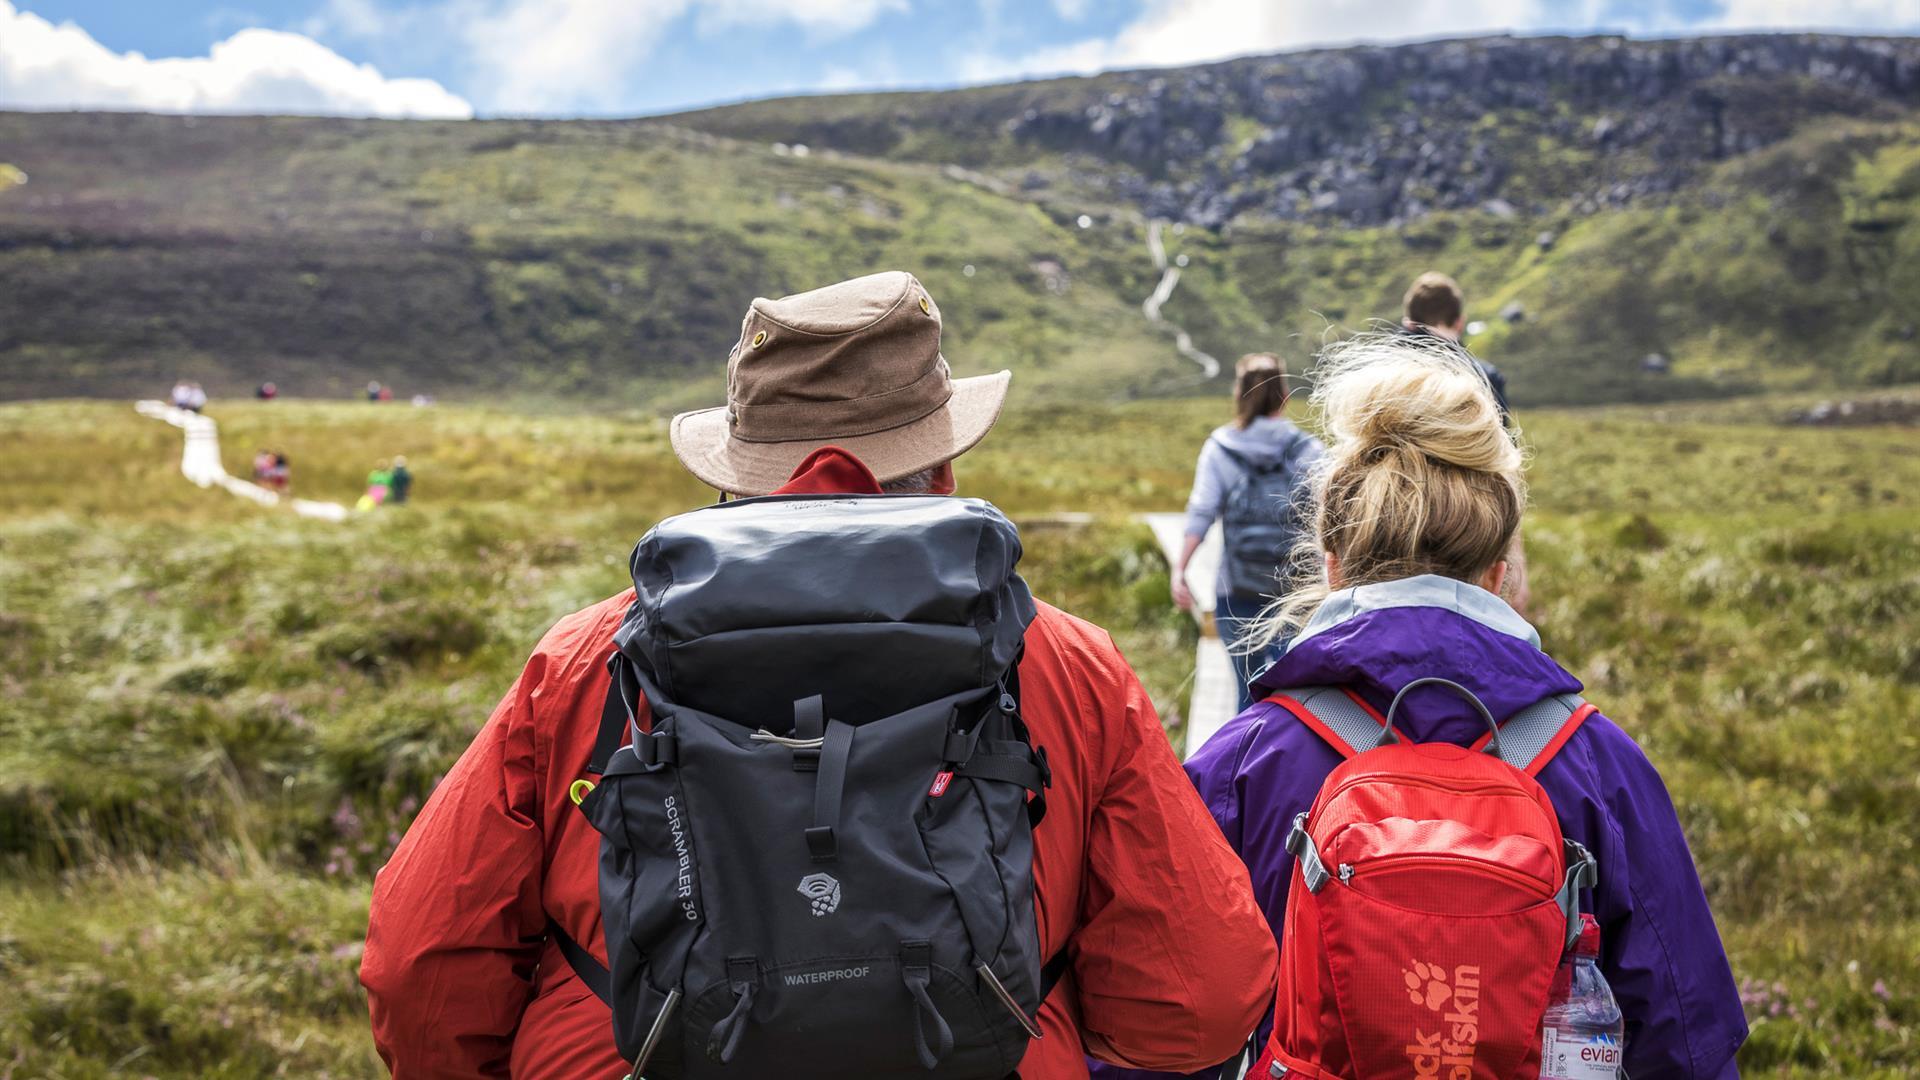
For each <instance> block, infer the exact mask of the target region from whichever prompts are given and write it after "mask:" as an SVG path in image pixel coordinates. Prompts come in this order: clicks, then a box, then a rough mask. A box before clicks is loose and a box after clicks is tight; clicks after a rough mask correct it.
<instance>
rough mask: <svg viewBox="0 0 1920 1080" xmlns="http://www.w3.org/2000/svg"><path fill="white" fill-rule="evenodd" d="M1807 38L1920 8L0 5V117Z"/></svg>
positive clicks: (380, 2)
mask: <svg viewBox="0 0 1920 1080" xmlns="http://www.w3.org/2000/svg"><path fill="white" fill-rule="evenodd" d="M1799 27H1817V28H1827V29H1837V30H1848V31H1858V32H1894V33H1898V32H1920V0H1645V2H1628V0H0V107H4V106H12V107H26V108H70V107H89V106H90V107H106V108H137V109H155V110H163V111H217V112H321V113H345V114H353V115H428V116H465V115H475V114H477V115H520V114H538V115H558V116H578V115H634V114H641V113H653V112H663V111H669V110H673V109H679V108H687V107H692V106H697V105H702V104H708V103H713V102H719V101H731V100H738V99H741V98H748V97H762V96H767V95H773V94H783V93H793V92H810V91H825V90H836V89H856V88H858V89H865V88H886V87H905V86H949V85H956V84H961V83H971V82H982V81H994V80H1000V79H1008V78H1017V77H1021V76H1027V75H1040V74H1054V73H1065V72H1084V71H1093V70H1100V69H1104V68H1114V67H1140V66H1153V65H1160V64H1179V63H1192V62H1197V61H1203V60H1209V59H1218V58H1221V57H1226V56H1232V55H1239V54H1244V53H1249V52H1267V51H1278V50H1283V49H1290V48H1300V47H1304V46H1309V45H1315V44H1338V43H1347V42H1352V41H1358V40H1373V41H1396V40H1413V39H1421V38H1432V37H1443V36H1454V35H1458V34H1468V33H1485V32H1494V31H1516V32H1521V33H1545V32H1553V31H1574V32H1591V31H1595V30H1618V31H1626V32H1630V33H1634V34H1640V35H1663V34H1680V33H1712V32H1724V31H1728V30H1739V29H1778V28H1799Z"/></svg>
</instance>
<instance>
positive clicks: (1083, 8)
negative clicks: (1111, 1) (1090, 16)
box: [1053, 0, 1092, 22]
mask: <svg viewBox="0 0 1920 1080" xmlns="http://www.w3.org/2000/svg"><path fill="white" fill-rule="evenodd" d="M1091 6H1092V3H1091V0H1053V10H1054V13H1055V14H1056V15H1059V16H1060V17H1061V18H1063V19H1065V20H1067V21H1068V22H1073V21H1074V20H1076V19H1079V18H1080V17H1082V16H1084V15H1085V14H1086V13H1087V8H1089V7H1091Z"/></svg>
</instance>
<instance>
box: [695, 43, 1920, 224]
mask: <svg viewBox="0 0 1920 1080" xmlns="http://www.w3.org/2000/svg"><path fill="white" fill-rule="evenodd" d="M1916 104H1920V39H1910V38H1909V39H1884V38H1857V37H1842V36H1832V35H1773V36H1748V37H1719V38H1702V39H1693V40H1673V41H1630V40H1626V39H1622V38H1489V39H1478V40H1465V41H1449V42H1439V43H1432V44H1420V45H1407V46H1398V47H1393V48H1353V49H1340V50H1327V51H1318V52H1306V53H1296V54H1287V55H1280V56H1272V57H1259V58H1251V59H1243V60H1234V61H1228V62H1225V63H1221V64H1214V65H1209V66H1205V67H1196V68H1186V69H1175V70H1162V71H1141V72H1125V73H1117V74H1112V75H1104V76H1099V77H1097V78H1094V79H1088V80H1069V81H1064V82H1055V83H1038V84H1024V85H1023V86H1012V87H994V88H986V89H982V90H978V91H962V92H959V93H949V94H940V95H886V96H880V97H872V96H869V97H855V98H844V99H833V98H828V99H818V100H817V102H816V111H815V112H813V113H812V114H811V115H810V116H809V117H807V119H806V121H805V122H804V123H803V124H802V125H800V126H799V127H798V129H797V130H793V131H791V133H790V134H789V135H788V137H789V138H794V139H807V140H810V141H812V142H814V143H816V144H818V145H824V146H832V147H837V148H839V149H844V150H848V151H851V152H857V153H869V154H873V153H877V154H885V155H889V156H896V157H909V158H918V159H933V158H936V157H945V158H947V159H950V160H963V161H967V162H968V163H970V164H978V163H984V162H993V163H998V164H1001V165H1003V166H1007V167H1012V168H1018V167H1021V166H1022V165H1025V166H1027V167H1029V168H1031V169H1032V170H1033V171H1031V172H1030V173H1029V175H1028V176H1027V181H1028V184H1029V186H1033V187H1039V186H1043V185H1045V184H1047V183H1051V182H1057V181H1059V180H1062V179H1066V180H1070V181H1071V182H1074V183H1076V184H1079V185H1083V186H1090V187H1093V188H1095V189H1097V190H1103V191H1105V192H1107V193H1109V194H1111V195H1114V196H1117V197H1119V198H1121V199H1123V200H1125V201H1127V202H1130V203H1133V204H1135V205H1138V206H1140V207H1141V208H1143V209H1144V210H1146V211H1147V212H1148V213H1150V214H1152V215H1155V216H1161V217H1168V218H1174V219H1178V220H1183V221H1187V222H1191V223H1195V224H1201V225H1218V224H1221V223H1224V222H1225V221H1227V220H1230V219H1231V218H1233V217H1235V216H1237V215H1241V214H1252V215H1257V216H1260V217H1266V218H1278V219H1288V220H1294V219H1324V220H1341V221H1346V222H1350V223H1353V224H1363V225H1371V224H1384V223H1390V222H1394V221H1404V220H1411V219H1415V218H1418V217H1420V216H1422V215H1424V214H1425V213H1427V212H1429V211H1432V210H1436V209H1465V208H1473V207H1486V208H1488V209H1490V210H1492V211H1493V212H1495V213H1498V214H1508V213H1528V212H1532V211H1546V210H1549V209H1557V208H1561V207H1565V208H1567V209H1571V210H1573V211H1575V212H1591V211H1593V210H1596V209H1600V208H1605V207H1613V206H1621V205H1626V204H1629V203H1633V202H1636V201H1644V200H1647V199H1649V198H1659V197H1662V196H1665V195H1667V194H1670V193H1672V192H1674V191H1676V190H1679V189H1681V188H1684V187H1685V186H1686V185H1688V183H1689V182H1691V181H1692V180H1694V179H1695V178H1696V177H1697V176H1699V174H1700V173H1701V171H1702V170H1703V169H1704V168H1705V167H1708V166H1710V165H1711V164H1713V163H1714V162H1716V161H1719V160H1722V159H1725V158H1728V157H1732V156H1735V155H1739V154H1742V153H1746V152H1749V151H1752V150H1756V149H1760V148H1763V147H1765V146H1768V145H1770V144H1772V143H1775V142H1777V141H1779V140H1781V139H1783V138H1785V137H1786V136H1787V135H1789V134H1791V133H1792V132H1793V131H1794V130H1795V129H1796V128H1798V127H1800V126H1801V125H1803V124H1805V123H1807V122H1808V121H1810V120H1814V119H1818V118H1821V117H1846V118H1850V119H1866V120H1872V119H1886V118H1892V117H1897V116H1901V115H1911V110H1912V109H1913V108H1914V106H1915V105H1916ZM758 108H759V107H758V106H755V105H746V106H738V107H735V108H732V109H722V110H714V111H711V112H708V113H701V114H692V115H690V116H688V117H684V118H680V119H681V120H682V121H683V122H687V123H690V124H692V125H693V126H702V127H707V128H709V129H712V130H716V131H722V132H726V133H729V134H740V135H748V136H759V135H765V134H768V133H769V132H770V131H771V130H773V129H771V128H770V127H768V126H767V125H766V124H764V123H763V122H762V121H764V120H767V119H771V118H770V117H769V116H768V115H767V114H765V113H758V114H756V109H758ZM782 119H783V120H784V121H785V122H786V123H787V125H788V127H789V128H791V127H793V125H792V123H791V122H792V120H793V117H791V116H790V115H788V116H783V117H782ZM930 133H931V135H930ZM983 133H985V134H983ZM995 140H998V141H1000V142H1002V143H1003V144H1004V143H1011V145H1010V146H1008V145H1000V146H995V147H988V146H982V145H980V144H981V143H983V142H993V141H995ZM1060 157H1064V158H1065V159H1066V166H1065V175H1064V176H1063V175H1061V172H1060V170H1059V168H1058V162H1057V160H1052V159H1058V158H1060ZM1050 170H1051V175H1050Z"/></svg>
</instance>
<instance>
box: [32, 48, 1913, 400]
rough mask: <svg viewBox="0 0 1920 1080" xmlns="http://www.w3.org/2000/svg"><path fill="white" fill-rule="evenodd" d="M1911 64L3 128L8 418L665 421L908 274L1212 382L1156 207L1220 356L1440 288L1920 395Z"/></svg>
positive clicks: (978, 317)
mask: <svg viewBox="0 0 1920 1080" xmlns="http://www.w3.org/2000/svg"><path fill="white" fill-rule="evenodd" d="M1916 57H1920V44H1916V43H1915V42H1914V41H1913V40H1910V39H1889V40H1881V39H1854V38H1838V37H1798V36H1788V37H1770V38H1734V39H1709V40H1704V41H1693V42H1631V43H1629V42H1621V41H1619V40H1618V39H1606V38H1595V39H1575V40H1565V39H1543V40H1520V41H1512V40H1501V41H1481V42H1447V43H1438V44H1433V45H1419V46H1408V47H1403V48H1395V49H1372V48H1369V49H1353V50H1332V51H1322V52H1316V53H1307V54H1299V55H1294V56H1281V57H1267V58H1253V59H1249V60H1243V61H1233V62H1230V63H1227V64H1222V65H1213V66H1208V67H1202V68H1192V69H1181V70H1175V71H1165V72H1153V73H1141V72H1131V73H1118V74H1113V75H1106V76H1100V77H1098V78H1094V79H1068V80H1053V81H1047V82H1036V83H1023V84H1017V85H1012V86H1000V87H984V88H976V89H970V90H960V91H950V92H942V93H920V94H888V95H854V96H848V97H833V98H804V99H792V100H786V101H775V102H760V103H753V104H750V105H745V106H737V107H733V108H728V109H721V110H711V111H707V112H701V113H693V114H688V115H685V116H679V117H670V118H666V119H664V120H648V121H632V122H601V121H591V122H526V121H487V122H474V123H413V122H376V121H346V120H328V119H289V118H249V117H226V118H210V117H198V118H192V117H151V116H130V115H118V114H115V115H100V114H73V115H47V114H31V115H27V114H0V164H7V165H10V166H12V167H13V168H14V169H16V170H18V171H19V172H20V173H22V174H24V175H25V176H26V177H28V180H27V182H26V183H25V184H19V185H7V186H4V187H0V399H4V398H23V397H43V396H60V395H88V396H99V395H107V396H131V395H134V394H151V393H154V392H156V389H157V388H163V387H164V386H165V385H167V384H169V383H170V382H171V380H173V379H174V378H175V377H176V376H185V377H189V378H197V379H199V380H200V381H202V382H204V383H206V384H207V385H208V386H209V387H210V388H211V389H212V390H213V391H214V392H215V393H216V395H220V396H233V395H237V394H240V395H243V394H245V393H247V392H248V391H250V390H251V389H252V387H253V386H254V385H255V384H256V383H258V382H259V381H261V380H263V379H273V380H275V381H277V382H278V383H280V384H281V385H282V387H283V388H284V389H286V390H288V391H289V392H291V393H294V394H301V395H307V396H337V395H343V394H348V393H351V392H352V391H353V390H354V389H355V388H357V387H359V386H361V385H364V383H365V382H366V381H367V380H369V379H381V380H383V381H386V382H388V383H390V384H392V385H394V386H395V387H396V389H397V390H398V391H399V392H400V393H401V395H402V396H410V395H411V394H414V393H427V394H432V395H437V396H441V397H449V398H464V399H469V400H472V399H480V398H491V397H497V396H500V395H511V396H512V397H514V398H515V399H517V400H520V401H527V400H533V399H538V400H545V401H547V402H550V403H565V404H562V405H561V406H560V407H562V408H569V407H573V403H578V402H581V401H585V400H592V401H594V402H596V403H598V404H599V405H601V406H603V407H604V406H614V407H618V406H625V407H643V408H646V409H648V410H650V411H656V412H657V411H664V410H667V409H671V408H673V407H675V406H678V405H683V404H687V403H690V402H696V401H697V402H701V403H708V402H712V401H714V400H716V399H717V398H718V396H719V394H720V388H721V382H720V375H719V372H720V369H721V366H722V364H723V363H724V358H725V355H726V351H727V349H728V348H729V346H730V345H731V344H732V342H733V339H734V336H735V333H736V331H737V329H738V326H739V319H740V317H741V314H742V313H743V311H744V310H745V307H746V304H747V303H748V302H749V301H750V300H751V299H752V298H753V297H754V296H756V295H769V296H772V295H780V294H783V293H786V292H790V291H797V290H800V289H804V288H809V287H812V286H816V285H819V284H824V283H826V282H829V281H833V280H836V279H840V278H843V277H849V276H853V275H856V274H860V273H866V272H870V271H873V270H877V269H885V268H905V269H910V270H913V271H914V272H916V273H918V274H920V275H921V276H922V277H923V278H924V279H925V280H926V281H927V283H928V285H929V286H930V287H931V288H932V290H933V291H934V293H935V295H936V296H937V297H938V298H939V299H940V301H941V305H942V308H943V311H944V313H945V315H946V317H947V326H948V331H949V348H948V354H949V356H950V358H951V359H952V360H953V361H954V363H955V365H956V366H957V367H958V368H959V369H960V370H962V371H963V372H979V371H986V370H993V369H996V368H999V367H1003V366H1004V367H1012V368H1014V369H1016V370H1017V371H1019V372H1020V373H1021V376H1022V384H1023V385H1025V386H1028V387H1030V388H1032V391H1033V393H1035V394H1036V395H1037V396H1039V397H1042V398H1046V399H1049V400H1056V401H1070V400H1082V399H1092V400H1099V401H1109V400H1114V399H1124V398H1131V397H1140V396H1160V395H1170V394H1181V393H1187V392H1193V391H1196V390H1206V389H1209V388H1205V387H1196V386H1195V385H1194V372H1195V369H1194V368H1193V366H1192V365H1191V364H1189V363H1187V362H1186V361H1184V360H1182V359H1180V358H1179V357H1178V356H1177V355H1175V353H1174V352H1173V350H1172V348H1171V347H1170V343H1169V340H1168V336H1167V334H1166V333H1165V332H1164V331H1163V330H1162V329H1161V328H1159V327H1155V326H1152V325H1150V324H1148V323H1147V321H1146V320H1145V318H1144V317H1143V315H1142V314H1141V312H1140V310H1139V303H1140V301H1141V300H1142V299H1143V298H1144V297H1145V296H1147V294H1148V293H1149V292H1151V291H1152V288H1153V285H1154V283H1155V281H1156V280H1157V278H1158V271H1157V270H1155V269H1154V268H1153V267H1152V265H1151V264H1150V263H1149V261H1148V259H1147V256H1146V247H1145V231H1146V224H1147V221H1148V220H1149V219H1150V218H1153V217H1166V218H1172V219H1178V220H1180V221H1181V222H1182V223H1183V224H1184V225H1185V226H1186V228H1185V231H1184V234H1183V235H1181V236H1179V237H1177V238H1174V241H1173V244H1174V249H1175V250H1174V253H1175V255H1176V256H1178V255H1185V256H1186V257H1187V258H1188V260H1189V265H1188V266H1187V267H1186V269H1185V273H1184V276H1183V278H1182V280H1181V284H1180V287H1179V289H1178V290H1177V291H1176V292H1175V293H1174V296H1173V299H1172V301H1171V302H1170V303H1169V304H1168V305H1167V306H1166V309H1165V310H1166V313H1167V316H1168V317H1169V318H1171V319H1174V320H1176V321H1177V322H1180V323H1181V324H1183V325H1185V326H1186V327H1187V328H1188V329H1190V330H1191V331H1192V332H1193V334H1194V336H1195V338H1196V339H1197V340H1198V342H1199V344H1200V346H1201V347H1202V348H1204V349H1206V350H1208V351H1209V352H1212V353H1214V354H1215V355H1217V356H1220V357H1223V358H1229V359H1230V358H1232V357H1233V356H1236V355H1238V354H1240V353H1242V352H1245V351H1249V350H1252V349H1256V348H1265V349H1277V350H1279V351H1281V352H1284V353H1286V354H1288V355H1289V356H1290V357H1292V358H1293V359H1294V361H1295V362H1296V366H1300V365H1301V364H1303V363H1304V362H1305V361H1306V360H1307V358H1308V357H1310V355H1311V354H1312V352H1313V350H1314V348H1315V347H1316V346H1317V344H1318V343H1319V341H1320V340H1321V339H1322V338H1323V337H1324V336H1325V335H1326V334H1328V333H1329V332H1339V331H1340V330H1343V329H1350V328H1354V327H1357V326H1361V325H1364V324H1365V323H1366V322H1367V321H1368V320H1369V319H1373V318H1378V317H1391V316H1393V315H1395V314H1396V311H1397V306H1398V298H1399V294H1400V292H1401V290H1402V289H1403V288H1404V287H1405V284H1406V282H1407V280H1408V279H1409V278H1411V277H1412V276H1413V275H1414V274H1416V273H1418V272H1419V271H1421V270H1425V269H1429V268H1434V267H1438V268H1443V269H1448V270H1451V271H1453V272H1454V273H1455V274H1456V276H1458V277H1460V279H1461V280H1462V281H1463V283H1464V284H1465V285H1466V287H1467V289H1468V291H1469V293H1470V302H1471V304H1472V315H1473V317H1475V318H1477V319H1481V320H1484V321H1486V322H1488V323H1489V325H1490V327H1491V329H1490V330H1489V332H1488V333H1487V334H1485V335H1484V336H1483V337H1481V338H1480V339H1479V340H1478V341H1477V342H1476V347H1477V348H1479V349H1480V351H1482V352H1483V353H1484V354H1486V355H1487V356H1488V357H1489V358H1490V359H1493V360H1495V361H1496V362H1498V363H1500V364H1502V365H1503V366H1505V367H1507V368H1509V369H1510V370H1511V374H1512V376H1513V378H1512V390H1513V395H1514V397H1515V399H1516V400H1518V401H1520V402H1523V403H1534V404H1544V403H1591V402H1595V401H1630V400H1665V399H1675V398H1687V397H1702V396H1725V395H1728V394H1738V393H1744V392H1750V391H1751V390H1753V389H1754V388H1755V387H1756V386H1758V387H1764V388H1770V389H1810V388H1828V387H1852V386H1877V385H1885V384H1891V383H1897V382H1909V381H1914V380H1920V309H1916V303H1917V302H1916V301H1915V299H1914V298H1915V297H1916V296H1920V281H1916V278H1915V274H1916V270H1915V267H1916V266H1920V260H1917V259H1916V253H1917V252H1920V223H1917V218H1916V215H1917V214H1920V121H1916V119H1915V113H1914V101H1915V98H1914V94H1915V93H1916V92H1920V89H1917V88H1920V83H1916V82H1915V79H1916V77H1915V76H1914V75H1913V72H1914V71H1915V70H1920V66H1916V65H1920V59H1915V58H1916ZM800 144H806V145H800ZM803 150H804V151H806V152H805V153H802V151H803ZM9 175H13V174H12V173H9ZM1083 218H1084V220H1085V221H1086V222H1087V225H1086V226H1085V227H1082V226H1081V225H1079V224H1078V223H1079V221H1081V220H1082V219H1083ZM1543 240H1544V241H1545V242H1544V243H1543V242H1542V241H1543ZM969 267H971V268H972V272H971V274H969V273H968V268H969ZM1516 302H1517V303H1519V304H1520V305H1521V308H1522V309H1523V311H1524V316H1525V317H1524V319H1523V321H1520V322H1517V323H1512V324H1509V323H1508V322H1507V321H1505V320H1503V319H1501V318H1499V317H1498V316H1499V313H1500V312H1501V311H1502V310H1503V309H1506V308H1508V306H1509V305H1510V304H1513V303H1516ZM1654 353H1658V354H1660V355H1661V356H1664V357H1666V358H1667V359H1668V360H1669V361H1670V362H1671V372H1670V373H1668V374H1665V375H1646V374H1643V373H1642V372H1641V362H1642V360H1643V359H1644V358H1645V357H1646V356H1648V355H1649V354H1654Z"/></svg>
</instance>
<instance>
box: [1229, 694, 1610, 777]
mask: <svg viewBox="0 0 1920 1080" xmlns="http://www.w3.org/2000/svg"><path fill="white" fill-rule="evenodd" d="M1267 700H1268V701H1271V702H1273V703H1274V704H1276V705H1279V706H1280V707H1282V708H1284V709H1286V710H1287V711H1288V712H1290V713H1292V714H1293V715H1294V716H1295V717H1298V718H1299V720H1300V722H1301V723H1303V724H1305V725H1307V727H1309V728H1311V729H1313V733H1314V734H1316V735H1318V736H1320V738H1321V739H1323V740H1325V741H1326V743H1327V745H1329V746H1331V747H1333V748H1334V749H1335V750H1338V751H1340V756H1342V757H1352V756H1354V755H1355V754H1361V753H1365V752H1366V751H1368V750H1371V749H1373V748H1374V747H1376V746H1379V745H1381V743H1382V741H1383V740H1384V739H1386V738H1387V736H1386V725H1387V722H1386V719H1385V718H1384V717H1382V716H1381V715H1380V713H1379V712H1378V711H1377V710H1375V709H1374V708H1373V706H1371V705H1369V704H1367V703H1366V701H1365V700H1363V699H1362V698H1361V697H1360V696H1359V695H1357V694H1355V693H1354V692H1353V691H1351V690H1347V689H1344V688H1341V687H1335V686H1303V687H1299V688H1297V689H1293V690H1287V691H1285V692H1283V693H1277V694H1274V695H1273V696H1272V697H1270V698H1268V699H1267ZM1594 711H1595V710H1594V707H1593V706H1592V705H1591V704H1589V703H1588V702H1586V701H1584V700H1582V699H1581V698H1580V696H1579V695H1578V694H1557V695H1555V696H1553V697H1550V698H1546V699H1544V700H1542V701H1537V702H1535V703H1534V704H1532V705H1529V706H1527V707H1526V708H1524V709H1522V710H1520V711H1519V712H1517V713H1515V714H1514V715H1513V716H1511V717H1509V718H1508V719H1507V720H1506V722H1505V723H1503V724H1501V725H1500V758H1501V760H1503V761H1505V762H1506V763H1507V764H1509V765H1512V766H1513V767H1514V768H1516V769H1519V770H1521V771H1522V772H1525V773H1526V774H1527V775H1528V776H1537V775H1539V773H1540V770H1541V769H1543V768H1545V767H1546V764H1547V762H1548V761H1551V760H1552V759H1553V755H1554V754H1556V753H1559V751H1560V748H1561V747H1562V746H1565V745H1566V744H1567V740H1568V739H1571V738H1572V737H1573V733H1574V732H1575V731H1577V730H1579V727H1580V725H1581V724H1583V723H1585V722H1586V719H1587V717H1589V716H1592V715H1593V713H1594ZM1492 737H1493V735H1492V733H1491V732H1489V733H1488V734H1486V735H1482V736H1481V737H1480V739H1479V741H1477V742H1475V743H1474V744H1473V749H1475V750H1483V749H1485V748H1486V745H1487V742H1488V740H1489V739H1491V738H1492Z"/></svg>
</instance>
